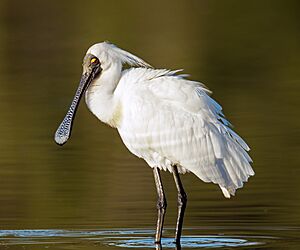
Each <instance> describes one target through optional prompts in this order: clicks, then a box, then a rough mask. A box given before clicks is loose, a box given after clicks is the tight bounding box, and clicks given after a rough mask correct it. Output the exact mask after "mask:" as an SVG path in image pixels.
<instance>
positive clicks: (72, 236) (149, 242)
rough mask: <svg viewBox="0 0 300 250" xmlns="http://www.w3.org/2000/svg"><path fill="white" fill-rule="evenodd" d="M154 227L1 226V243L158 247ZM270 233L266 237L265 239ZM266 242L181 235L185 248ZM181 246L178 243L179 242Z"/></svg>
mask: <svg viewBox="0 0 300 250" xmlns="http://www.w3.org/2000/svg"><path fill="white" fill-rule="evenodd" d="M154 233H155V232H154V231H153V230H130V229H127V230H55V229H54V230H51V229H49V230H0V245H2V246H3V245H53V244H76V245H77V246H78V245H84V243H97V244H98V243H100V244H102V245H106V246H115V247H123V248H158V245H155V244H154V237H153V235H154ZM267 238H268V237H265V240H266V239H267ZM262 244H265V242H264V237H262V236H257V237H247V236H218V235H200V236H199V235H191V236H183V237H182V238H181V247H183V248H202V247H203V248H220V247H231V248H232V247H244V246H254V245H262ZM159 247H162V248H176V245H175V243H174V239H173V238H168V237H166V238H163V239H162V244H161V245H160V246H159ZM177 248H178V246H177Z"/></svg>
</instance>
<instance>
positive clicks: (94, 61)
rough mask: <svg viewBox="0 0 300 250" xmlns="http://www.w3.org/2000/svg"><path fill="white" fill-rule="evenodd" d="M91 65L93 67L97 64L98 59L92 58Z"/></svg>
mask: <svg viewBox="0 0 300 250" xmlns="http://www.w3.org/2000/svg"><path fill="white" fill-rule="evenodd" d="M91 64H93V65H97V64H99V59H98V58H97V57H93V58H92V59H91Z"/></svg>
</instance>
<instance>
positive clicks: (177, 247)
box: [155, 243, 181, 250]
mask: <svg viewBox="0 0 300 250" xmlns="http://www.w3.org/2000/svg"><path fill="white" fill-rule="evenodd" d="M174 244H175V247H174V250H181V244H180V243H174ZM155 249H156V250H162V249H163V247H162V245H161V243H155Z"/></svg>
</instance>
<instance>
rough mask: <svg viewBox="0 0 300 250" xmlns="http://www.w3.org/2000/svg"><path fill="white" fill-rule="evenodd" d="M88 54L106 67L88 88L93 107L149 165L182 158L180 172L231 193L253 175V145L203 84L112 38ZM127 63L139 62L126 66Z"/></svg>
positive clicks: (177, 161)
mask: <svg viewBox="0 0 300 250" xmlns="http://www.w3.org/2000/svg"><path fill="white" fill-rule="evenodd" d="M87 54H92V55H94V56H96V57H97V58H98V59H99V60H100V64H101V68H102V72H101V74H100V75H99V77H97V78H96V79H94V80H93V81H92V83H91V84H90V86H89V87H88V89H87V91H86V95H85V97H86V103H87V105H88V107H89V109H90V110H91V112H92V113H94V114H95V115H96V116H97V117H98V118H99V119H100V120H101V121H103V122H105V123H107V124H109V125H111V126H112V127H116V128H117V130H118V131H119V134H120V136H121V138H122V140H123V142H124V144H125V145H126V147H127V148H128V149H129V150H130V151H131V152H132V153H133V154H135V155H136V156H138V157H140V158H143V159H144V160H145V161H146V162H147V163H148V164H149V166H150V167H158V168H160V169H163V170H169V171H172V168H171V166H172V165H173V164H177V166H178V170H179V172H180V173H186V172H192V173H194V174H195V175H196V176H198V177H199V178H200V179H201V180H203V181H204V182H213V183H215V184H218V185H219V186H220V188H221V190H222V191H223V194H224V196H225V197H227V198H229V197H230V195H234V194H235V190H236V189H237V188H240V187H242V186H243V182H246V181H247V179H248V178H249V176H251V175H254V172H253V170H252V168H251V166H250V163H251V162H252V161H251V158H250V157H249V155H248V153H247V151H248V150H249V147H248V146H247V144H246V143H245V142H244V140H243V139H242V138H241V137H239V136H238V135H237V134H236V133H235V132H234V131H233V130H232V129H231V128H230V123H229V122H228V121H227V120H226V119H225V117H224V115H223V113H222V107H221V106H220V105H219V104H218V103H217V102H216V101H214V100H213V99H212V98H211V97H210V96H209V94H210V91H209V90H208V89H207V88H206V87H205V86H204V85H203V84H201V83H199V82H195V81H190V80H187V79H185V75H180V74H179V75H178V74H177V73H178V72H179V71H170V70H166V69H153V68H152V67H151V66H150V65H149V64H147V63H146V62H144V61H143V60H142V59H140V58H138V57H136V56H134V55H132V54H130V53H128V52H126V51H124V50H121V49H119V48H117V47H116V46H114V45H112V44H110V43H107V42H103V43H99V44H95V45H93V46H92V47H91V48H90V49H89V50H88V52H87ZM123 63H128V64H129V65H134V66H137V67H136V68H130V69H126V70H123V69H122V64H123Z"/></svg>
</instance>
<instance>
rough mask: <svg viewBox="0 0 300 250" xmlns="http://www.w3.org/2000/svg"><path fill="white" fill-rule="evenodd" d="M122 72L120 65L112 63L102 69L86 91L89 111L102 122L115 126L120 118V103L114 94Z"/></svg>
mask: <svg viewBox="0 0 300 250" xmlns="http://www.w3.org/2000/svg"><path fill="white" fill-rule="evenodd" d="M121 72H122V65H121V64H119V63H116V64H112V65H111V66H110V67H109V68H108V69H106V70H103V71H102V73H101V75H100V76H99V77H98V78H97V79H95V80H94V81H93V82H92V83H91V85H90V86H89V88H88V89H87V91H86V95H85V101H86V103H87V106H88V108H89V109H90V111H91V112H92V113H93V114H94V115H95V116H96V117H97V118H98V119H99V120H101V121H102V122H104V123H107V124H109V125H110V126H112V127H117V126H118V122H120V121H119V119H120V114H119V113H120V110H119V109H120V104H119V101H118V100H117V98H116V97H115V95H114V91H115V89H116V87H117V85H118V83H119V80H120V77H121Z"/></svg>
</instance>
